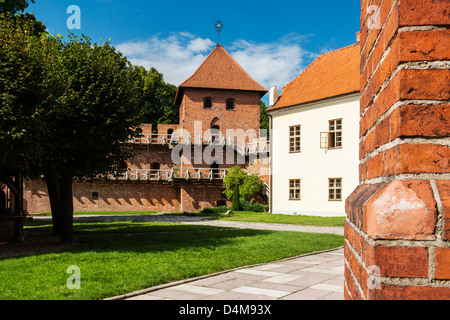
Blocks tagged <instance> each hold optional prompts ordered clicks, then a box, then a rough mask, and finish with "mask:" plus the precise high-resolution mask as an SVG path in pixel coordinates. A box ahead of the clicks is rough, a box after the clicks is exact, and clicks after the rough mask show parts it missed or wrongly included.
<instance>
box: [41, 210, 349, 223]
mask: <svg viewBox="0 0 450 320" xmlns="http://www.w3.org/2000/svg"><path fill="white" fill-rule="evenodd" d="M214 209H215V208H213V209H212V210H204V211H197V212H195V213H194V214H195V215H197V216H205V217H210V218H211V219H220V220H226V221H243V222H263V223H281V224H295V225H305V226H321V227H343V226H344V222H345V217H316V216H306V215H284V214H271V213H267V212H253V211H237V212H234V214H233V215H225V213H224V212H225V211H226V210H214ZM98 214H101V215H155V214H160V213H159V212H157V211H125V212H117V211H102V212H74V215H98ZM165 214H167V215H182V214H183V213H182V212H174V213H165ZM45 215H47V216H50V215H51V214H50V213H45Z"/></svg>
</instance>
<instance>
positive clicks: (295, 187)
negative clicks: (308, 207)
mask: <svg viewBox="0 0 450 320" xmlns="http://www.w3.org/2000/svg"><path fill="white" fill-rule="evenodd" d="M289 200H300V179H294V180H289Z"/></svg>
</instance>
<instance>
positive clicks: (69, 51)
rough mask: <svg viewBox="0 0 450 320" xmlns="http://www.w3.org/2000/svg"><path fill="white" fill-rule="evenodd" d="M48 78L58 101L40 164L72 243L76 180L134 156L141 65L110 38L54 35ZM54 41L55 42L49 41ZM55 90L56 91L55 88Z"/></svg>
mask: <svg viewBox="0 0 450 320" xmlns="http://www.w3.org/2000/svg"><path fill="white" fill-rule="evenodd" d="M43 43H44V47H45V45H48V46H47V47H46V48H53V49H54V51H53V52H52V51H51V50H48V52H47V55H48V56H50V57H53V59H49V64H48V65H47V68H46V76H47V77H48V79H50V82H51V83H50V84H51V85H50V88H52V89H53V90H54V91H56V92H57V99H55V101H54V103H53V104H52V105H50V106H49V108H48V109H46V111H47V112H46V114H45V117H43V121H42V123H43V126H44V134H43V135H42V136H41V137H42V139H43V140H41V141H40V143H39V145H40V146H41V148H42V153H41V154H40V157H39V165H40V167H41V168H42V170H43V172H44V176H45V180H46V183H47V187H48V191H49V197H50V203H51V209H52V216H53V223H54V230H55V232H56V233H57V234H59V235H60V236H61V241H62V242H72V241H73V195H72V183H73V180H74V178H80V179H82V178H90V177H94V176H97V175H102V174H107V173H109V172H112V171H114V170H116V169H117V168H118V166H119V165H120V164H121V163H123V162H124V161H125V160H126V159H128V158H130V157H131V156H132V153H131V149H129V148H127V144H126V142H127V141H128V140H129V139H130V138H132V137H134V136H137V135H138V134H139V133H140V130H139V129H138V127H139V125H140V124H141V123H142V109H141V105H140V100H139V99H140V96H141V94H142V91H141V89H142V88H141V87H140V85H139V84H140V82H139V74H138V71H139V69H138V68H136V67H133V66H131V64H130V63H129V61H128V60H127V59H126V58H125V57H123V56H122V55H121V54H120V53H118V52H116V51H115V49H114V47H112V46H111V45H110V44H109V43H108V42H106V43H104V44H101V45H99V44H96V43H94V44H93V43H91V41H90V39H89V38H88V37H85V36H82V37H80V38H78V37H75V36H70V37H69V42H67V43H64V42H62V40H61V39H60V38H55V37H50V38H47V39H46V40H45V41H44V42H43ZM50 44H51V45H50ZM55 88H56V89H55Z"/></svg>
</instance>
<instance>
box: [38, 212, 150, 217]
mask: <svg viewBox="0 0 450 320" xmlns="http://www.w3.org/2000/svg"><path fill="white" fill-rule="evenodd" d="M117 214H121V215H152V214H159V212H158V211H121V212H118V211H99V212H95V211H92V212H74V213H73V215H74V216H78V215H117ZM36 215H44V216H51V215H52V213H51V212H42V213H36Z"/></svg>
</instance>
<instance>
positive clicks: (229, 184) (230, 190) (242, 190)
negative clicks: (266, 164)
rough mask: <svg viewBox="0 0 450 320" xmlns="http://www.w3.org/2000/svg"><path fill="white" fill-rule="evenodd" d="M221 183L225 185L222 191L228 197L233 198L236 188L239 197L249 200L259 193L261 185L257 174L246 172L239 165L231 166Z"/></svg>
mask: <svg viewBox="0 0 450 320" xmlns="http://www.w3.org/2000/svg"><path fill="white" fill-rule="evenodd" d="M223 184H224V186H225V191H224V192H223V193H224V194H225V196H226V197H227V198H228V199H231V198H232V197H233V198H234V194H235V190H238V192H239V197H240V198H241V199H244V200H250V199H251V198H252V197H253V196H256V195H257V194H258V193H260V192H261V190H262V187H263V184H262V182H261V180H260V178H259V177H258V176H257V175H254V174H248V173H247V172H246V171H244V170H242V169H241V168H240V167H232V168H231V169H230V170H229V171H228V173H227V175H226V176H225V179H224V182H223Z"/></svg>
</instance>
